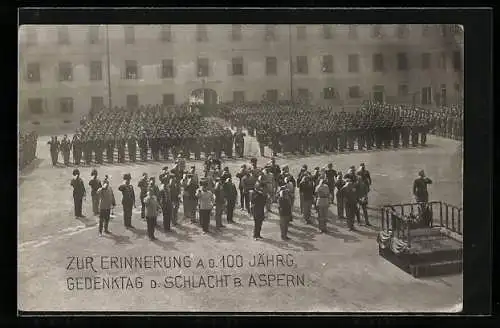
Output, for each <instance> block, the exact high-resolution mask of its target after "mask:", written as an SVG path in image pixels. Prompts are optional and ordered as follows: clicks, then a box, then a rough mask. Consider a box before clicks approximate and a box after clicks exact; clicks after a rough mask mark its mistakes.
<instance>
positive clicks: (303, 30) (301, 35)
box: [297, 25, 307, 41]
mask: <svg viewBox="0 0 500 328" xmlns="http://www.w3.org/2000/svg"><path fill="white" fill-rule="evenodd" d="M306 39H307V27H306V26H304V25H300V26H297V40H301V41H302V40H306Z"/></svg>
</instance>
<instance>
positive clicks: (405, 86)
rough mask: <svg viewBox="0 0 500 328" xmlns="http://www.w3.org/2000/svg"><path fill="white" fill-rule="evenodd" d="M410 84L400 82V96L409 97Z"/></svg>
mask: <svg viewBox="0 0 500 328" xmlns="http://www.w3.org/2000/svg"><path fill="white" fill-rule="evenodd" d="M408 93H409V91H408V84H400V85H399V86H398V96H399V97H408Z"/></svg>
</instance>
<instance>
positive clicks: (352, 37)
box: [347, 25, 358, 40]
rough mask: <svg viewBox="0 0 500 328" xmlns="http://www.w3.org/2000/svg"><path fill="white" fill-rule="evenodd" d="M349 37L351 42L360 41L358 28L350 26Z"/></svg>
mask: <svg viewBox="0 0 500 328" xmlns="http://www.w3.org/2000/svg"><path fill="white" fill-rule="evenodd" d="M347 37H348V38H349V39H350V40H357V39H358V27H357V26H356V25H349V32H348V34H347Z"/></svg>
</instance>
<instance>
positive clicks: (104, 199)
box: [97, 181, 116, 236]
mask: <svg viewBox="0 0 500 328" xmlns="http://www.w3.org/2000/svg"><path fill="white" fill-rule="evenodd" d="M97 195H98V196H99V236H102V229H103V226H104V233H106V234H109V233H110V232H109V229H108V224H109V219H110V218H111V210H112V208H114V207H115V206H116V202H115V196H114V194H113V190H112V189H111V187H110V186H109V182H108V181H104V183H103V184H102V187H101V188H99V190H97Z"/></svg>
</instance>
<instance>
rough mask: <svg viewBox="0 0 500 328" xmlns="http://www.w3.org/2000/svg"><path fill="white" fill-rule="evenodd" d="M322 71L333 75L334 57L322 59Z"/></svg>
mask: <svg viewBox="0 0 500 328" xmlns="http://www.w3.org/2000/svg"><path fill="white" fill-rule="evenodd" d="M321 71H322V72H323V73H333V56H332V55H324V56H323V57H322V58H321Z"/></svg>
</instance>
